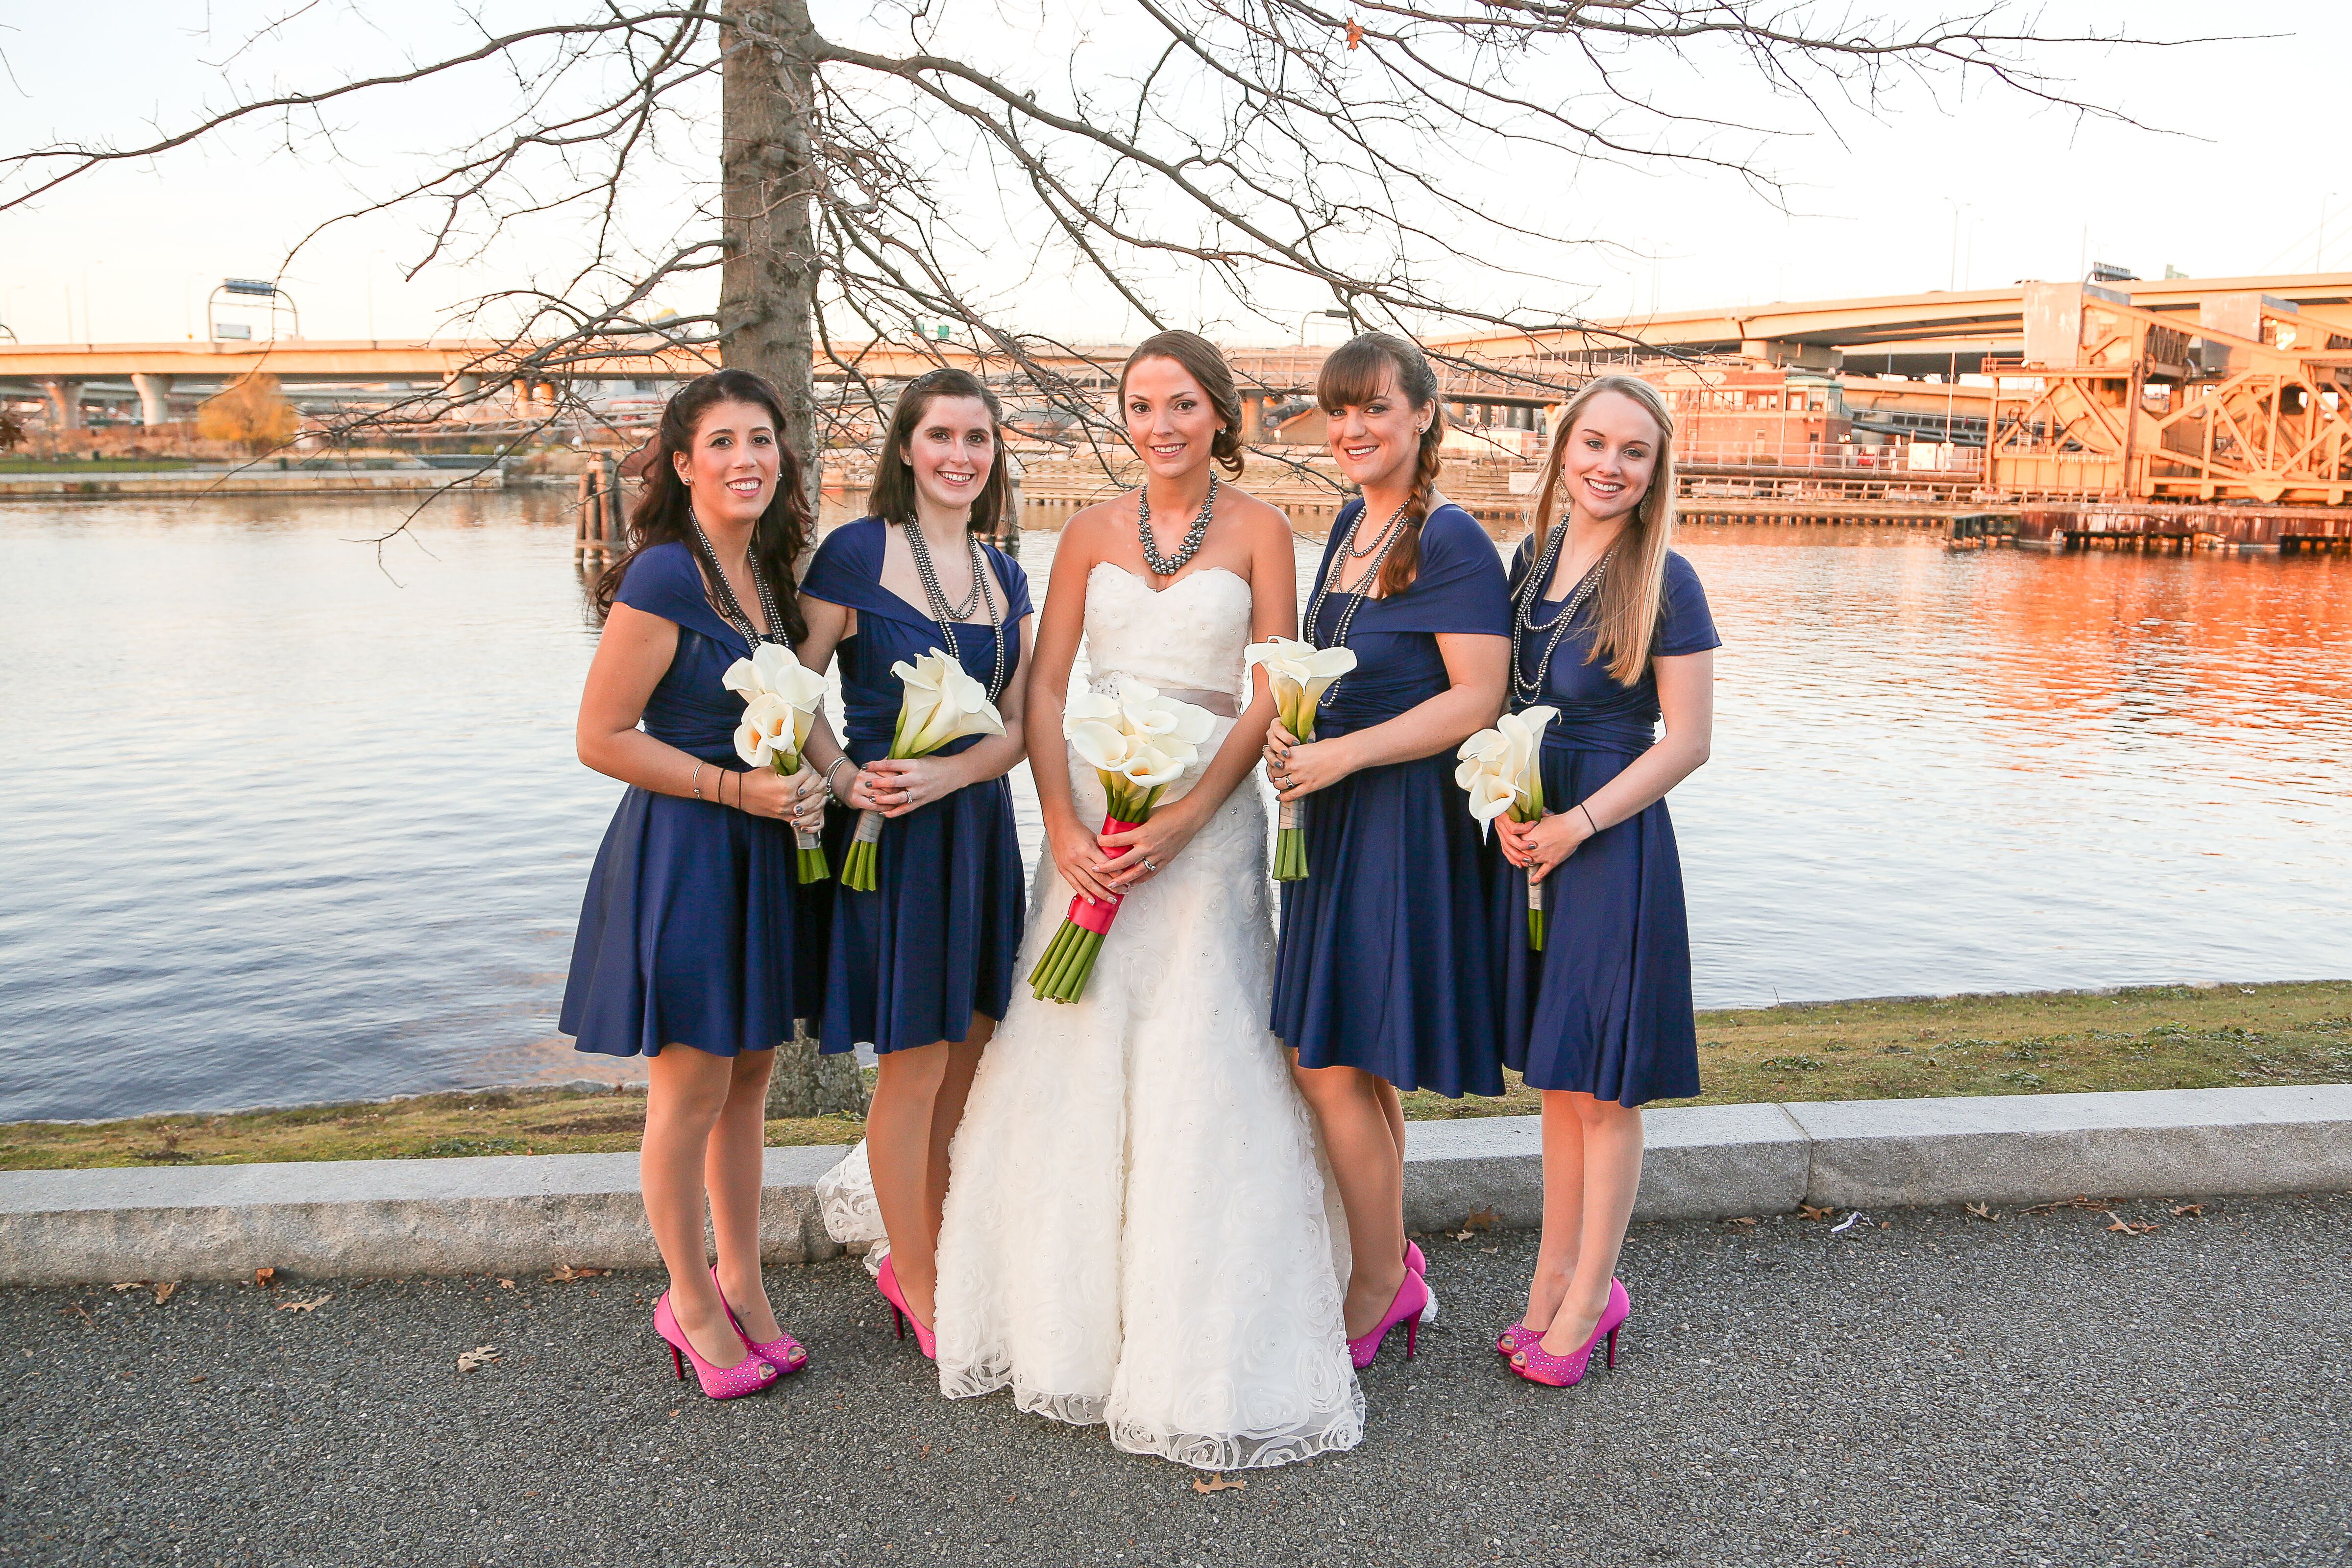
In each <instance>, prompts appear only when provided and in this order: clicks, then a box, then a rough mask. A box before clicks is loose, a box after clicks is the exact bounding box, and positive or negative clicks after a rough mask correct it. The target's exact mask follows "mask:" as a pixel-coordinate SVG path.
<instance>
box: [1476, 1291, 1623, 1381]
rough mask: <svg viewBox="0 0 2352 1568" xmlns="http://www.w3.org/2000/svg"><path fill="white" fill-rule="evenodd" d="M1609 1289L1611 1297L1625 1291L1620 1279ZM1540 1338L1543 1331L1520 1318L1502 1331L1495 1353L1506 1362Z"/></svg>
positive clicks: (1496, 1343)
mask: <svg viewBox="0 0 2352 1568" xmlns="http://www.w3.org/2000/svg"><path fill="white" fill-rule="evenodd" d="M1609 1289H1610V1293H1611V1295H1612V1297H1614V1296H1620V1295H1622V1294H1624V1291H1625V1283H1624V1281H1623V1280H1622V1279H1612V1280H1611V1281H1609ZM1542 1338H1543V1331H1542V1330H1541V1329H1531V1328H1529V1327H1528V1321H1527V1320H1526V1319H1525V1318H1521V1319H1520V1320H1519V1321H1517V1322H1516V1323H1513V1324H1512V1325H1511V1326H1510V1327H1509V1328H1507V1329H1505V1330H1504V1331H1503V1335H1502V1338H1500V1339H1498V1340H1496V1342H1495V1353H1496V1355H1498V1356H1501V1357H1502V1358H1503V1359H1504V1360H1505V1361H1508V1360H1510V1359H1511V1358H1512V1357H1513V1356H1515V1355H1517V1354H1518V1353H1519V1352H1521V1351H1523V1350H1525V1349H1527V1348H1528V1346H1529V1345H1531V1344H1534V1343H1536V1342H1538V1341H1540V1340H1541V1339H1542ZM1613 1364H1614V1363H1612V1365H1613Z"/></svg>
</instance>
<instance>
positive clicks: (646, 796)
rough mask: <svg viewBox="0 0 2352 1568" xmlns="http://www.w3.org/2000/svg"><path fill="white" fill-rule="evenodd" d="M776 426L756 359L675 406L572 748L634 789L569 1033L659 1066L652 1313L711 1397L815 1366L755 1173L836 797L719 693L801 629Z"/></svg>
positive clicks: (819, 990)
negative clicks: (768, 1252) (754, 367)
mask: <svg viewBox="0 0 2352 1568" xmlns="http://www.w3.org/2000/svg"><path fill="white" fill-rule="evenodd" d="M783 429H784V416H783V405H782V401H781V400H780V399H779V398H778V397H777V395H776V393H775V390H774V388H772V387H771V386H770V385H769V384H767V383H766V382H764V381H761V379H760V378H759V377H758V376H755V375H751V374H748V373H746V372H743V371H739V370H729V371H719V372H718V373H716V374H710V375H705V376H700V377H698V378H697V379H696V380H694V381H691V382H689V383H688V384H686V385H685V386H684V387H682V388H681V389H679V391H678V393H677V395H676V396H675V397H672V398H671V399H670V401H669V406H668V407H667V408H666V409H664V410H663V411H662V420H661V429H660V433H659V434H658V435H657V436H656V438H655V447H654V452H653V461H652V462H651V463H650V464H649V465H648V466H647V468H646V482H645V489H644V491H643V493H642V494H641V495H640V496H639V497H638V499H637V503H636V507H635V510H634V512H633V513H632V514H631V516H630V519H629V531H630V539H631V542H632V545H633V548H632V549H631V550H630V552H629V553H628V554H627V555H625V556H624V557H623V558H622V559H621V561H620V562H619V563H617V564H615V565H614V567H613V569H612V570H611V571H609V572H607V573H605V574H604V577H603V579H602V580H601V581H599V582H598V583H597V584H596V588H595V593H594V598H595V605H596V608H597V610H598V612H599V613H600V614H601V615H602V616H604V636H603V637H602V638H601V639H600V640H599V641H598V643H597V645H596V658H595V662H594V663H593V665H591V666H590V668H589V671H588V682H587V687H586V689H585V690H584V691H583V693H582V695H581V699H580V728H579V747H580V760H581V761H582V762H583V763H587V764H588V765H589V766H590V767H592V768H593V769H595V770H596V771H597V772H598V773H607V774H610V775H611V776H612V777H614V778H616V779H619V780H620V781H621V782H622V783H624V784H627V785H628V786H629V789H628V793H627V794H625V795H623V796H622V797H621V805H620V808H619V810H617V811H615V812H614V815H613V825H612V826H611V828H610V829H609V830H608V831H607V832H606V833H605V835H604V847H602V848H601V849H599V850H598V851H597V853H596V864H595V868H594V869H593V871H592V872H591V873H590V874H589V878H588V894H587V898H586V900H584V902H583V905H582V907H581V910H580V931H579V936H578V938H577V939H576V941H575V942H574V945H573V947H572V977H571V981H570V984H567V985H566V986H565V988H564V992H563V1013H562V1029H563V1032H564V1033H565V1034H568V1035H572V1036H576V1037H578V1045H579V1048H580V1049H581V1050H583V1051H600V1052H603V1053H604V1054H606V1055H609V1056H634V1055H636V1054H638V1053H640V1052H642V1053H644V1055H645V1056H646V1058H647V1067H648V1070H649V1072H650V1075H651V1079H652V1082H651V1085H650V1087H649V1089H648V1092H647V1094H646V1135H645V1146H644V1151H643V1153H642V1154H641V1156H640V1159H639V1170H640V1173H641V1176H640V1179H641V1180H642V1182H643V1184H644V1187H645V1202H646V1218H647V1219H648V1220H650V1221H651V1222H652V1226H653V1232H654V1240H655V1242H656V1244H657V1245H658V1246H659V1247H660V1248H661V1255H662V1261H663V1263H664V1264H666V1265H667V1268H668V1269H669V1281H670V1282H669V1289H668V1290H667V1292H665V1293H664V1294H663V1296H662V1298H661V1300H660V1301H659V1302H658V1303H657V1304H656V1307H655V1310H654V1324H655V1328H656V1331H658V1332H659V1333H660V1334H661V1336H662V1337H663V1338H664V1339H666V1340H667V1341H668V1342H669V1343H670V1346H671V1349H672V1352H673V1359H674V1360H682V1359H683V1358H686V1357H690V1358H691V1359H692V1361H693V1363H694V1368H695V1372H696V1374H697V1376H698V1379H699V1380H700V1382H701V1384H702V1388H703V1392H704V1393H706V1394H710V1395H711V1396H712V1397H713V1398H731V1397H733V1396H735V1395H736V1394H748V1393H751V1392H754V1391H755V1390H757V1389H759V1388H761V1387H763V1386H765V1385H767V1384H770V1383H772V1381H773V1380H774V1379H775V1378H777V1377H778V1376H780V1375H782V1374H783V1373H790V1372H795V1371H798V1370H799V1369H800V1367H801V1366H803V1364H805V1363H806V1361H807V1357H806V1355H805V1354H804V1353H803V1352H802V1350H801V1347H800V1346H799V1345H798V1344H796V1343H794V1342H793V1340H792V1338H791V1337H790V1336H789V1335H787V1334H786V1333H785V1332H784V1331H783V1330H782V1329H781V1328H779V1327H778V1326H777V1324H776V1319H775V1314H774V1312H773V1311H772V1310H770V1308H769V1305H768V1298H767V1292H766V1290H765V1289H764V1287H763V1286H762V1284H761V1277H760V1184H761V1158H762V1155H761V1148H762V1145H763V1143H764V1142H765V1136H764V1134H765V1132H766V1126H767V1123H766V1107H767V1098H768V1072H769V1068H771V1066H772V1065H773V1063H774V1061H775V1047H777V1045H778V1044H780V1043H781V1042H782V1041H783V1040H786V1039H788V1038H790V1037H792V1034H793V1020H794V1019H796V1018H805V1017H814V1016H815V1015H816V1013H817V1011H818V1007H819V1005H820V1002H821V999H822V995H823V986H824V938H825V922H826V909H825V895H826V893H827V891H828V889H829V888H830V884H823V883H821V884H817V885H815V886H814V887H808V888H803V887H800V886H799V885H798V884H797V883H796V881H795V879H794V866H795V861H796V854H795V851H796V845H795V842H794V838H793V825H794V823H795V822H797V823H798V825H799V826H805V827H808V828H812V829H814V828H815V827H816V826H819V824H820V823H821V822H822V821H823V817H824V784H823V783H822V781H821V780H820V779H819V778H818V777H817V775H816V774H815V773H814V772H812V771H810V770H808V769H805V768H803V771H802V772H801V773H800V774H799V776H798V777H796V778H779V777H778V776H777V775H776V774H775V773H774V772H773V771H772V770H770V769H765V768H762V769H759V770H757V771H747V770H746V769H745V768H744V766H743V764H742V763H741V762H740V761H739V760H738V759H737V757H736V754H735V745H734V733H735V728H736V726H737V725H738V724H739V723H740V722H741V721H742V717H743V700H742V699H741V698H740V697H738V696H737V695H736V694H735V693H734V692H732V691H730V690H728V689H726V688H725V687H724V686H723V685H721V684H720V678H721V677H722V676H723V675H724V674H725V672H726V670H727V668H728V667H729V666H730V665H731V664H733V663H734V662H735V661H736V660H737V659H739V658H745V657H747V656H748V655H749V654H750V653H751V650H752V648H753V647H754V646H755V645H757V644H759V643H761V642H782V643H785V644H786V645H787V646H789V645H790V642H791V639H792V638H793V637H795V636H796V635H798V633H799V632H800V630H801V626H800V612H799V607H798V605H797V603H796V602H795V600H794V598H793V559H794V557H795V556H796V555H797V554H798V553H799V552H800V550H801V548H802V545H803V542H805V541H806V539H807V537H808V534H809V522H810V519H809V513H808V505H807V502H806V501H805V500H803V489H802V485H801V469H800V464H799V463H798V462H797V461H796V460H795V459H794V458H793V454H792V450H791V448H790V447H786V446H785V445H784V444H783V443H782V440H781V439H780V437H781V435H782V431H783ZM820 723H821V721H820ZM706 1177H707V1181H708V1185H707V1187H706ZM706 1202H707V1204H708V1207H709V1221H710V1228H711V1230H712V1232H713V1233H714V1234H715V1236H716V1237H717V1240H718V1243H719V1266H718V1268H715V1269H713V1268H710V1267H709V1259H708V1258H707V1257H706V1256H705V1254H704V1251H703V1244H702V1237H703V1215H704V1209H705V1205H706ZM679 1375H681V1376H683V1375H684V1372H683V1369H682V1367H681V1369H680V1373H679Z"/></svg>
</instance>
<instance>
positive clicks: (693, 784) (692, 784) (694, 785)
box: [686, 758, 710, 800]
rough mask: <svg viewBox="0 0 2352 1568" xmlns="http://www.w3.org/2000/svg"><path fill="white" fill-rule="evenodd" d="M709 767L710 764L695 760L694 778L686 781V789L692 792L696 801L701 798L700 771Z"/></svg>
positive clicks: (698, 759)
mask: <svg viewBox="0 0 2352 1568" xmlns="http://www.w3.org/2000/svg"><path fill="white" fill-rule="evenodd" d="M709 765H710V764H709V763H706V762H704V761H702V760H701V759H700V758H697V759H695V763H694V776H693V777H692V778H690V779H688V780H687V781H686V782H687V787H688V789H691V790H692V791H694V798H695V799H697V800H700V799H701V798H702V770H703V769H705V768H707V767H709Z"/></svg>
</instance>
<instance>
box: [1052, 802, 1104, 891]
mask: <svg viewBox="0 0 2352 1568" xmlns="http://www.w3.org/2000/svg"><path fill="white" fill-rule="evenodd" d="M1095 837H1096V836H1095V835H1094V834H1091V833H1089V832H1087V830H1086V829H1085V828H1083V827H1081V826H1078V824H1077V822H1076V819H1071V820H1069V821H1066V822H1063V823H1061V824H1059V825H1056V824H1054V823H1050V822H1049V823H1047V824H1046V826H1045V842H1046V844H1047V845H1048V846H1049V847H1051V848H1052V849H1053V851H1054V868H1055V870H1057V871H1059V872H1061V874H1062V880H1063V881H1065V882H1067V883H1068V884H1069V885H1070V889H1071V890H1072V891H1073V892H1078V893H1084V894H1085V895H1086V896H1087V898H1089V899H1092V900H1095V902H1097V903H1098V904H1107V903H1108V902H1109V901H1110V900H1111V898H1112V897H1113V895H1114V894H1115V892H1116V891H1117V889H1115V888H1114V887H1113V886H1112V884H1111V881H1110V872H1109V868H1108V864H1107V863H1106V862H1105V861H1104V859H1103V855H1102V849H1101V847H1100V846H1098V845H1097V843H1096V842H1095Z"/></svg>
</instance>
